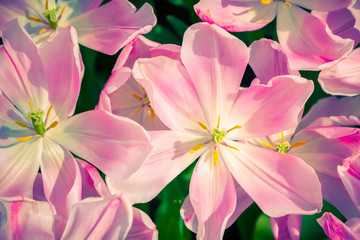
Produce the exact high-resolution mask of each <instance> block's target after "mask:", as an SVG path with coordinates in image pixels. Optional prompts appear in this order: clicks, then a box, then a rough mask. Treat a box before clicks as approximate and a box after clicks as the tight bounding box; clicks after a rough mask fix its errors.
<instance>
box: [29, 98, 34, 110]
mask: <svg viewBox="0 0 360 240" xmlns="http://www.w3.org/2000/svg"><path fill="white" fill-rule="evenodd" d="M29 105H30V108H31V111H32V112H35V111H34V108H33V105H32V103H31V100H29Z"/></svg>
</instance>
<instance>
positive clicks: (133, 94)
mask: <svg viewBox="0 0 360 240" xmlns="http://www.w3.org/2000/svg"><path fill="white" fill-rule="evenodd" d="M131 95H132V96H133V97H134V98H136V99H139V100H141V97H139V96H138V95H136V94H135V93H132V94H131Z"/></svg>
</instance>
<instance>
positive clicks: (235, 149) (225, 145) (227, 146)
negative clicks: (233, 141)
mask: <svg viewBox="0 0 360 240" xmlns="http://www.w3.org/2000/svg"><path fill="white" fill-rule="evenodd" d="M225 146H226V147H228V148H232V149H235V150H237V151H240V150H239V149H238V148H236V147H233V146H230V145H225Z"/></svg>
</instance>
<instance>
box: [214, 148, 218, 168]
mask: <svg viewBox="0 0 360 240" xmlns="http://www.w3.org/2000/svg"><path fill="white" fill-rule="evenodd" d="M213 158H214V165H215V166H216V165H217V164H218V162H219V151H218V150H217V149H215V150H214V151H213Z"/></svg>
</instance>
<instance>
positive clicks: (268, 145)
mask: <svg viewBox="0 0 360 240" xmlns="http://www.w3.org/2000/svg"><path fill="white" fill-rule="evenodd" d="M263 145H264V146H266V147H269V148H274V146H273V145H271V144H270V143H267V142H263Z"/></svg>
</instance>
